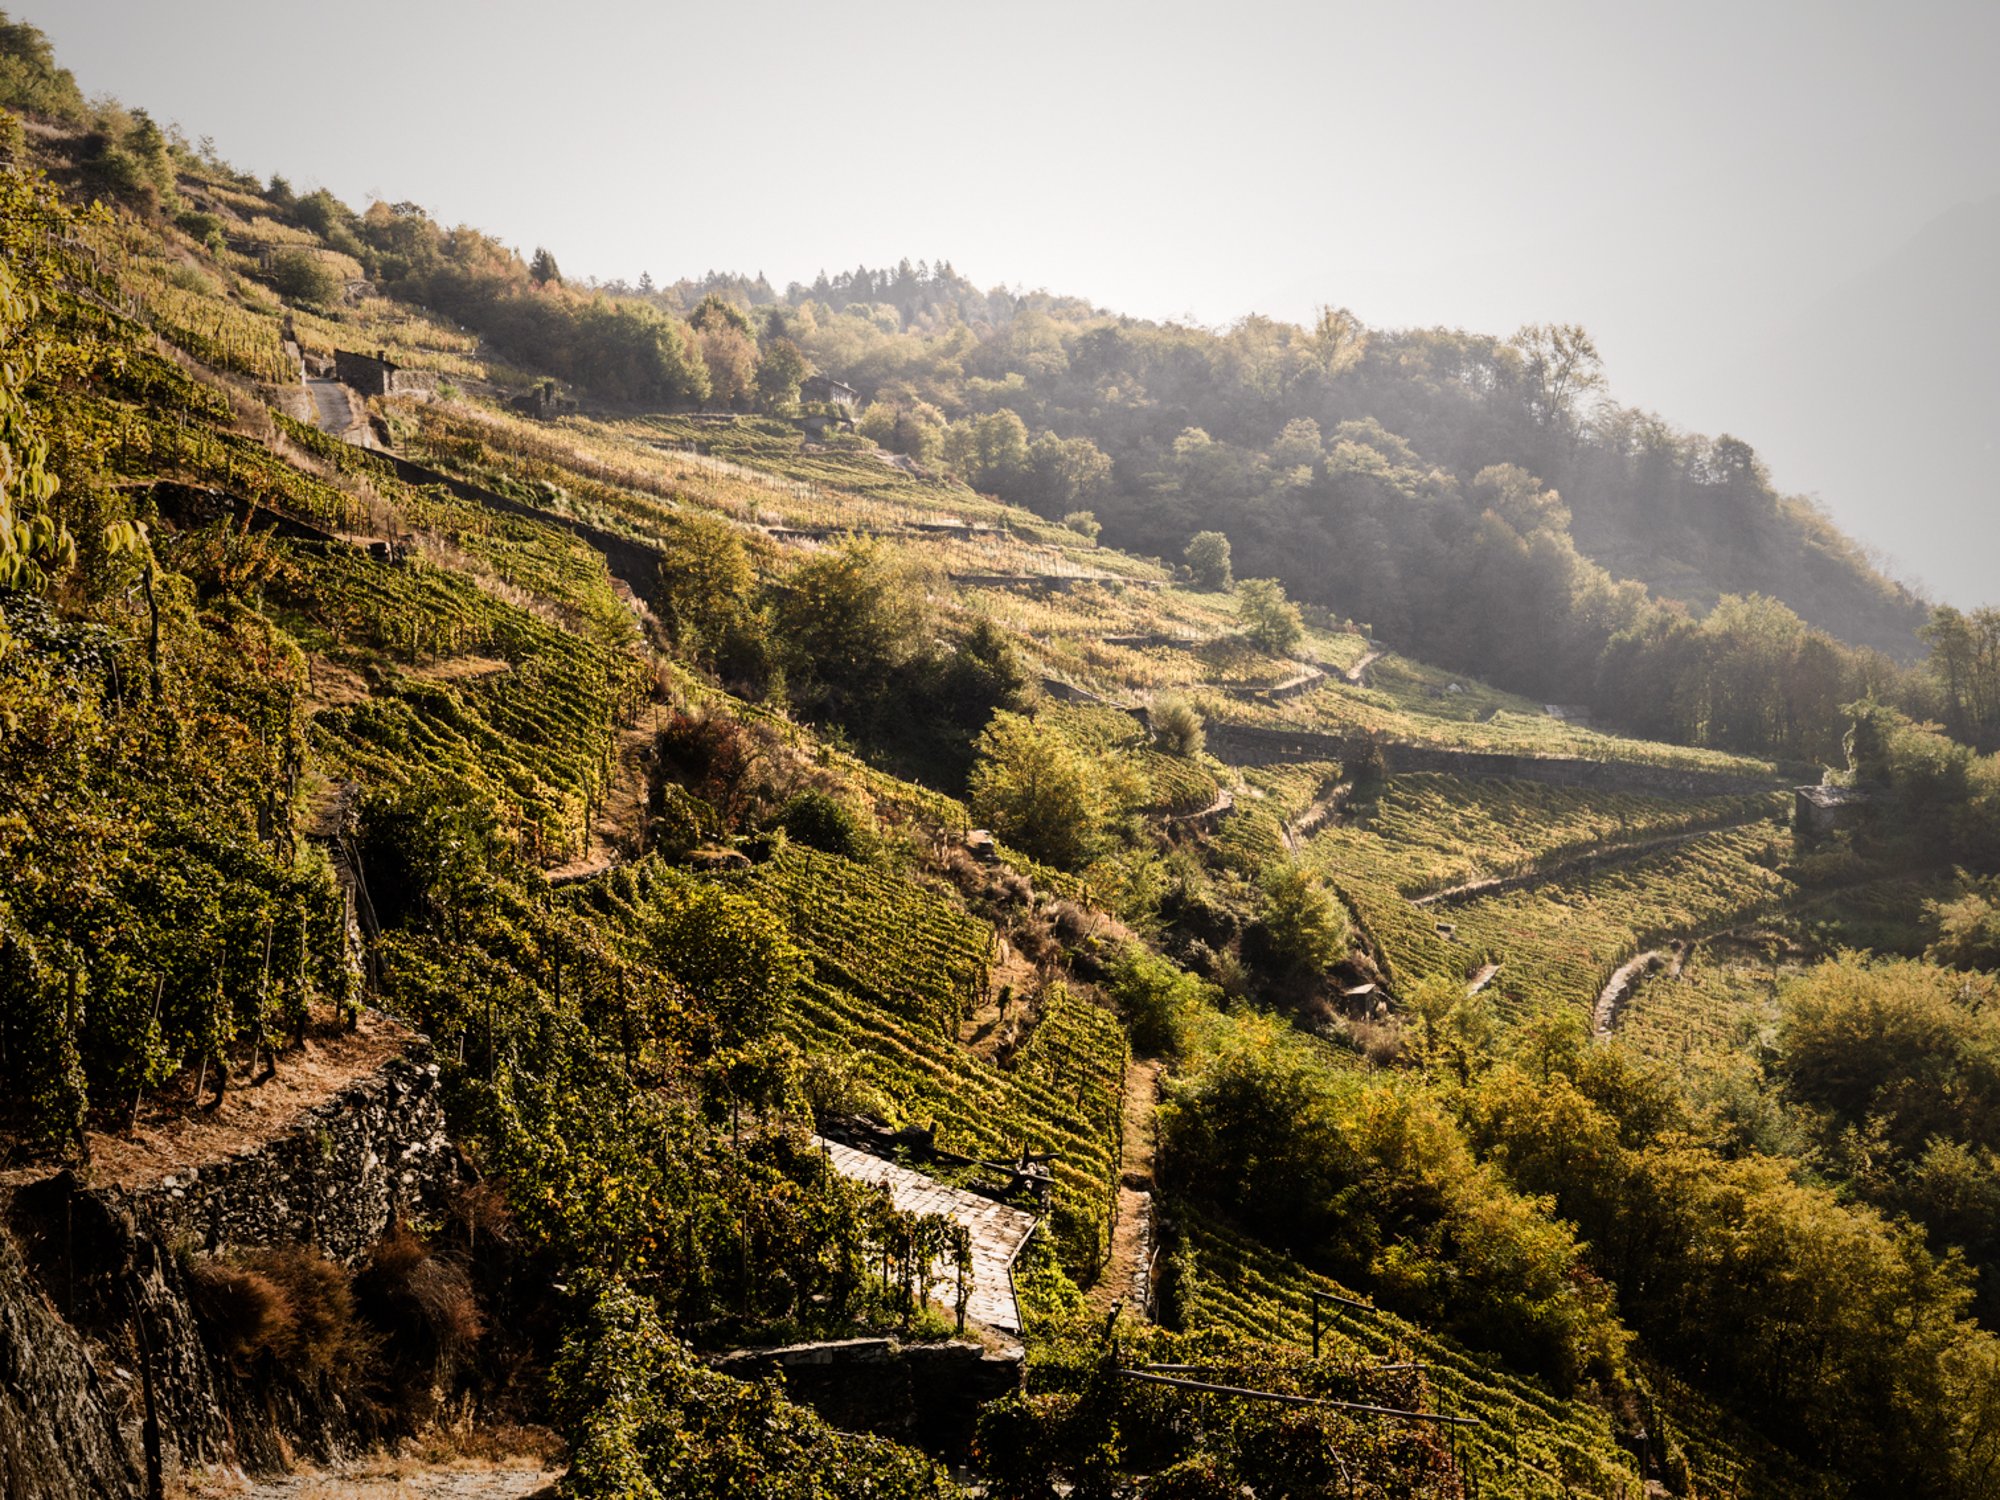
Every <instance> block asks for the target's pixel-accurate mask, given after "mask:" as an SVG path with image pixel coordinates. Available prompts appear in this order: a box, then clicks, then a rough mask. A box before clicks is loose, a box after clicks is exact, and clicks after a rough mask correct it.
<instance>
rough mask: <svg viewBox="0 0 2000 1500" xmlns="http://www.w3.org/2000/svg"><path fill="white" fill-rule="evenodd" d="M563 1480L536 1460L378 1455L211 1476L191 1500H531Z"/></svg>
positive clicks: (194, 1483)
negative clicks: (287, 1470) (324, 1465)
mask: <svg viewBox="0 0 2000 1500" xmlns="http://www.w3.org/2000/svg"><path fill="white" fill-rule="evenodd" d="M561 1477H562V1475H561V1472H560V1471H559V1470H556V1469H551V1468H549V1467H547V1466H546V1465H544V1464H542V1463H539V1462H536V1461H534V1460H532V1459H503V1460H500V1461H498V1462H485V1461H472V1460H469V1461H460V1462H456V1463H443V1464H428V1463H417V1462H412V1461H408V1460H399V1459H393V1458H384V1457H376V1458H367V1459H358V1460H356V1461H355V1462H353V1463H349V1464H342V1465H340V1466H339V1467H337V1468H334V1469H309V1470H302V1471H301V1472H299V1473H296V1474H284V1475H279V1476H277V1477H274V1478H262V1479H244V1478H240V1477H238V1476H235V1475H221V1474H217V1475H209V1476H204V1477H202V1478H198V1479H193V1480H191V1481H190V1482H189V1483H188V1484H187V1486H186V1489H185V1494H186V1495H187V1497H188V1500H530V1497H535V1496H542V1495H549V1496H553V1495H554V1494H555V1484H556V1481H557V1480H558V1479H560V1478H561Z"/></svg>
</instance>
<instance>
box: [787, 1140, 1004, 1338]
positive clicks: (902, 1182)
mask: <svg viewBox="0 0 2000 1500" xmlns="http://www.w3.org/2000/svg"><path fill="white" fill-rule="evenodd" d="M820 1144H821V1145H822V1146H824V1147H825V1148H826V1154H827V1158H828V1160H830V1161H831V1162H832V1163H833V1169H834V1171H836V1172H838V1173H840V1175H841V1176H843V1177H848V1178H852V1179H853V1180H854V1181H856V1182H868V1183H887V1184H888V1186H889V1195H890V1197H891V1198H892V1199H894V1200H895V1204H896V1207H897V1208H899V1209H901V1210H902V1211H903V1212H905V1213H919V1214H948V1215H950V1216H951V1217H952V1218H953V1219H956V1220H957V1221H958V1222H959V1223H961V1224H963V1225H964V1226H965V1227H966V1228H967V1229H969V1230H971V1231H972V1295H971V1296H970V1297H969V1298H967V1299H966V1304H965V1315H966V1317H967V1318H968V1319H969V1320H970V1321H972V1322H974V1323H983V1324H985V1325H986V1327H988V1328H992V1329H995V1330H997V1331H999V1332H1001V1333H1011V1334H1013V1335H1015V1336H1016V1337H1018V1336H1019V1335H1020V1332H1021V1310H1020V1308H1019V1307H1018V1306H1017V1305H1016V1304H1015V1302H1014V1283H1013V1281H1012V1280H1011V1279H1010V1278H1009V1277H1008V1274H1007V1271H1008V1268H1009V1267H1010V1266H1012V1265H1013V1263H1014V1257H1015V1256H1016V1255H1018V1254H1020V1251H1021V1247H1022V1246H1023V1245H1025V1244H1026V1243H1027V1242H1028V1235H1029V1234H1030V1233H1031V1232H1032V1231H1033V1230H1034V1227H1035V1216H1034V1215H1033V1214H1031V1213H1029V1212H1027V1211H1026V1210H1025V1209H1019V1208H1009V1207H1008V1206H1007V1205H1006V1204H1004V1203H995V1202H994V1201H993V1200H992V1199H991V1198H982V1197H980V1195H979V1194H977V1193H968V1192H966V1191H965V1190H964V1189H963V1188H955V1187H948V1186H947V1185H945V1184H944V1183H942V1182H939V1181H938V1180H937V1179H936V1178H935V1177H926V1176H925V1175H924V1174H923V1173H922V1172H913V1171H911V1170H910V1169H909V1168H908V1167H901V1166H898V1165H897V1164H896V1163H895V1162H892V1161H884V1160H883V1159H882V1158H881V1157H879V1156H870V1155H869V1154H868V1153H867V1152H866V1151H857V1150H855V1149H854V1148H853V1147H852V1146H843V1145H841V1144H840V1143H839V1142H838V1141H828V1140H822V1141H820Z"/></svg>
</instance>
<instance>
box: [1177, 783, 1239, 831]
mask: <svg viewBox="0 0 2000 1500" xmlns="http://www.w3.org/2000/svg"><path fill="white" fill-rule="evenodd" d="M1234 811H1236V794H1235V793H1234V792H1232V791H1230V790H1229V788H1228V787H1221V788H1218V789H1217V791H1216V793H1215V800H1214V801H1213V802H1211V803H1209V804H1208V806H1206V807H1204V808H1202V809H1201V810H1200V811H1198V812H1187V813H1167V814H1166V815H1165V821H1167V822H1169V823H1201V822H1205V821H1206V820H1208V819H1210V818H1225V817H1227V816H1229V814H1230V813H1233V812H1234Z"/></svg>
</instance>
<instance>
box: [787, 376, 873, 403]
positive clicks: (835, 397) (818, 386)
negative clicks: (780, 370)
mask: <svg viewBox="0 0 2000 1500" xmlns="http://www.w3.org/2000/svg"><path fill="white" fill-rule="evenodd" d="M799 400H800V401H802V402H804V403H805V404H806V405H808V406H810V405H812V404H813V403H815V402H820V401H823V402H825V403H826V404H827V405H829V406H837V407H839V408H840V409H841V410H842V411H849V412H851V411H854V410H855V409H857V408H858V407H859V406H860V405H861V392H859V391H857V390H856V389H855V388H854V387H853V386H851V385H845V384H843V383H842V382H840V381H838V380H835V379H834V378H833V377H832V376H830V375H808V376H806V378H805V379H804V380H801V381H800V382H799Z"/></svg>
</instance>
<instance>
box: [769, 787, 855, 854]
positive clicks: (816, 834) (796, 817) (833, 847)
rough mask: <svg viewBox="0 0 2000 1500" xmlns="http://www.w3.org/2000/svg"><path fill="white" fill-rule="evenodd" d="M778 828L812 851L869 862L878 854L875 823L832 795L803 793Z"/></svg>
mask: <svg viewBox="0 0 2000 1500" xmlns="http://www.w3.org/2000/svg"><path fill="white" fill-rule="evenodd" d="M778 824H779V826H780V827H782V828H783V829H784V830H785V832H786V833H787V834H789V835H790V836H791V837H793V838H795V839H797V840H798V841H799V842H800V843H801V844H804V845H806V846H807V847H808V848H812V849H817V850H819V851H820V852H821V853H823V854H838V855H840V856H842V857H843V858H845V859H868V858H870V857H871V856H872V855H873V854H874V853H875V850H876V847H877V836H876V833H875V829H874V827H873V826H872V820H871V819H870V818H869V817H868V815H867V814H866V813H865V812H861V811H858V810H857V809H855V808H854V807H852V806H850V805H849V804H848V803H846V802H843V801H842V800H841V799H840V798H838V797H835V796H834V795H832V794H831V793H830V792H822V791H818V790H816V789H815V790H808V791H803V792H800V793H799V794H798V795H797V796H796V797H794V798H792V800H791V801H789V802H787V803H786V804H785V808H784V811H783V812H781V813H779V814H778Z"/></svg>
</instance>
